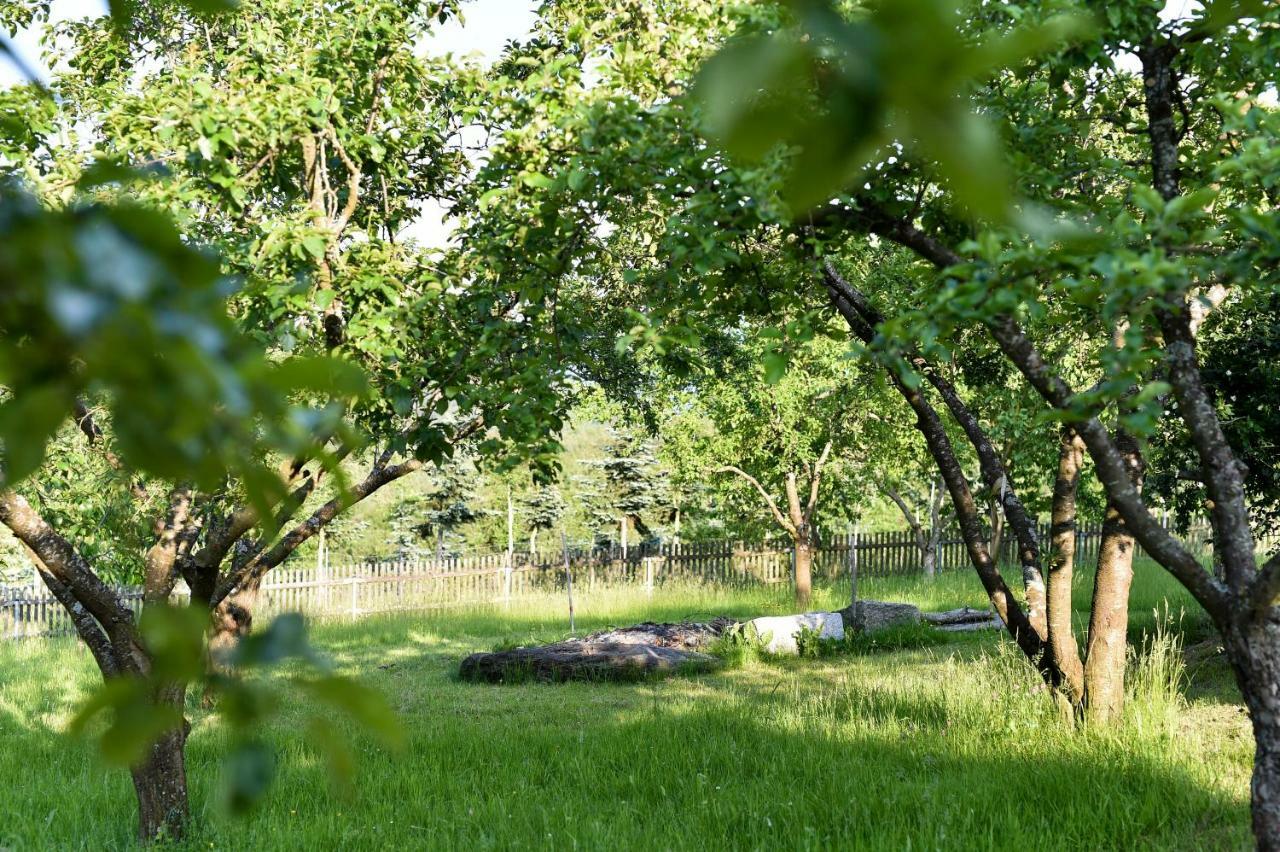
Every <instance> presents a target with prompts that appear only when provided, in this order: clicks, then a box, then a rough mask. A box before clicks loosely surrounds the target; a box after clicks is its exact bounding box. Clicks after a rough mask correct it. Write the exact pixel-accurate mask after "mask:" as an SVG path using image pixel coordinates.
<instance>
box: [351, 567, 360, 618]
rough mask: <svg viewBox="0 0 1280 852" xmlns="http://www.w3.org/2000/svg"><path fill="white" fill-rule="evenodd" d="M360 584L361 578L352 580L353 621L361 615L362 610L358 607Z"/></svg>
mask: <svg viewBox="0 0 1280 852" xmlns="http://www.w3.org/2000/svg"><path fill="white" fill-rule="evenodd" d="M359 582H360V578H359V577H352V578H351V618H352V619H355V617H356V616H358V615H359V614H360V608H359V607H358V606H356V601H357V598H358V595H359V590H358V589H357V583H359Z"/></svg>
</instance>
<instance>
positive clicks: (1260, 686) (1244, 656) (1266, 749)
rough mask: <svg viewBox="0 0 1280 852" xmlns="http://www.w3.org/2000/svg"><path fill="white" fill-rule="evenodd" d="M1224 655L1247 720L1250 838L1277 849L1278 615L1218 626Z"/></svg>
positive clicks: (1260, 846) (1279, 787) (1267, 849)
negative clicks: (1250, 727)
mask: <svg viewBox="0 0 1280 852" xmlns="http://www.w3.org/2000/svg"><path fill="white" fill-rule="evenodd" d="M1222 632H1223V642H1224V644H1225V646H1226V651H1227V658H1228V659H1229V660H1231V663H1232V668H1233V669H1234V670H1235V674H1236V683H1237V684H1238V685H1239V687H1240V692H1241V694H1242V695H1243V696H1244V703H1245V706H1247V707H1248V708H1249V718H1250V720H1251V721H1252V723H1253V740H1254V756H1253V781H1252V784H1251V785H1250V799H1251V806H1252V813H1253V837H1254V840H1255V841H1256V842H1257V844H1258V849H1260V850H1263V852H1277V850H1280V690H1277V689H1276V686H1275V685H1276V684H1277V683H1280V618H1278V617H1277V616H1276V615H1275V614H1274V610H1273V612H1272V613H1271V614H1270V615H1269V617H1267V618H1265V619H1263V620H1261V621H1260V622H1253V623H1249V622H1247V621H1246V620H1245V619H1244V618H1241V619H1240V622H1239V623H1236V624H1231V625H1228V626H1227V627H1226V628H1225V629H1223V631H1222Z"/></svg>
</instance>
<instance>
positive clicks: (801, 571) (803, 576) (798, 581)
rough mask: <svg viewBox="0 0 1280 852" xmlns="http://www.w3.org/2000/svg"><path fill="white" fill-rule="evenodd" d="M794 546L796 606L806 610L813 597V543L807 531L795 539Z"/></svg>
mask: <svg viewBox="0 0 1280 852" xmlns="http://www.w3.org/2000/svg"><path fill="white" fill-rule="evenodd" d="M794 548H795V549H794V553H795V557H794V558H795V586H796V606H798V607H799V608H800V609H801V610H808V609H809V602H810V600H811V599H812V597H813V544H812V542H810V541H809V538H808V534H807V531H806V532H805V534H804V535H803V537H797V538H796V539H795V541H794Z"/></svg>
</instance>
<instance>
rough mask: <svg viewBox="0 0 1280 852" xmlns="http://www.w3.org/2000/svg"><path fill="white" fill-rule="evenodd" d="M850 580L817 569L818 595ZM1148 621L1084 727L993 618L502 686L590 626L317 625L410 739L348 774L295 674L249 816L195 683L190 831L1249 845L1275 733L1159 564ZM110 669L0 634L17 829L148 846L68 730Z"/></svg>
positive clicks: (365, 841)
mask: <svg viewBox="0 0 1280 852" xmlns="http://www.w3.org/2000/svg"><path fill="white" fill-rule="evenodd" d="M1081 580H1082V584H1081V586H1080V588H1078V589H1077V590H1076V603H1077V606H1078V608H1079V609H1080V610H1081V614H1083V611H1084V610H1085V608H1086V607H1087V605H1088V601H1089V593H1090V589H1089V588H1088V587H1087V578H1081ZM860 592H861V593H862V594H863V595H864V596H866V597H870V598H876V599H881V600H902V601H910V602H913V603H916V604H918V605H920V606H922V607H923V608H925V609H942V608H948V607H955V606H960V605H964V604H969V605H982V603H983V595H982V592H981V589H980V588H979V586H978V583H977V580H976V578H974V577H973V575H972V574H970V573H968V572H957V573H948V574H945V575H943V576H941V577H939V578H937V579H936V580H934V581H926V580H923V579H920V580H903V579H892V580H890V579H885V580H876V579H865V580H864V581H863V582H862V583H861V586H860ZM843 593H844V590H843V588H841V587H834V588H820V589H819V590H818V600H817V601H816V603H817V605H818V606H819V607H831V608H835V607H838V606H839V605H841V603H843V601H842V600H841V597H842V595H843ZM789 595H790V591H789V589H787V588H785V587H776V588H757V589H746V590H743V589H710V588H692V587H684V588H666V589H659V590H658V591H657V592H656V593H655V595H654V597H652V598H649V597H647V596H645V595H644V593H643V592H641V591H637V590H604V591H597V592H596V593H595V594H593V595H590V596H584V597H581V598H580V599H579V601H578V628H579V632H580V633H581V632H584V631H587V630H592V629H597V628H601V627H605V626H608V625H620V624H627V623H634V622H637V621H641V620H655V619H656V620H676V619H689V618H692V619H697V618H702V617H705V616H711V615H716V614H729V615H736V616H750V615H759V614H768V613H780V612H785V611H788V607H787V600H788V598H789ZM1132 614H1133V617H1132V630H1131V642H1132V643H1133V645H1134V649H1135V650H1134V655H1133V659H1132V662H1131V665H1130V672H1129V678H1128V689H1129V700H1128V706H1127V710H1126V714H1125V718H1124V720H1123V722H1122V723H1121V724H1118V725H1114V726H1109V727H1107V728H1105V729H1080V728H1077V727H1075V726H1073V725H1071V724H1069V723H1066V722H1064V720H1063V718H1062V717H1061V715H1060V713H1059V710H1058V708H1057V707H1056V706H1055V704H1054V702H1053V701H1052V699H1051V698H1050V697H1049V695H1048V694H1047V692H1046V691H1045V690H1044V689H1043V688H1042V687H1040V686H1039V684H1038V682H1037V678H1036V676H1035V674H1034V672H1033V671H1032V670H1031V669H1030V668H1029V666H1028V665H1027V664H1026V663H1025V662H1024V661H1023V659H1022V658H1021V656H1020V655H1019V654H1018V653H1017V652H1016V650H1015V649H1013V648H1012V646H1011V644H1010V643H1009V642H1008V641H1007V640H1006V639H1004V638H1002V637H1001V636H998V635H997V634H995V633H994V632H992V631H987V632H983V633H971V634H948V635H946V636H945V637H942V638H941V639H938V638H937V637H930V641H928V642H924V641H921V642H919V643H916V644H917V646H916V647H910V646H911V645H912V644H913V643H911V642H906V643H905V644H906V645H908V646H909V647H897V648H881V647H875V646H868V647H864V648H863V649H862V650H861V651H860V652H858V653H852V654H845V655H839V656H830V657H823V658H820V659H787V660H779V659H769V658H765V657H763V656H761V655H758V654H747V655H745V656H744V657H743V658H739V659H736V660H735V661H734V665H732V666H729V667H726V668H725V669H724V670H723V671H720V672H718V673H716V674H712V675H704V676H698V677H674V678H670V679H667V680H662V681H647V682H642V683H638V684H584V683H568V684H558V685H546V684H536V683H528V684H521V685H514V686H493V685H475V684H468V683H463V682H460V681H458V680H457V678H456V670H457V664H458V662H459V660H460V659H461V658H462V657H463V656H465V655H466V654H467V653H470V652H472V651H474V650H487V649H491V648H494V647H498V646H505V645H510V644H512V643H522V642H529V641H544V640H551V639H555V638H559V637H562V636H564V635H566V633H567V619H566V613H565V608H564V601H563V600H562V599H560V598H552V597H548V598H546V599H541V600H537V601H532V602H524V603H521V604H520V605H519V607H518V608H516V607H513V608H512V609H511V610H503V609H502V608H500V607H492V608H484V609H476V610H467V611H436V612H429V613H421V614H411V615H400V616H395V617H379V618H370V619H366V620H362V621H358V622H346V623H343V622H330V623H321V624H316V625H314V626H313V641H314V643H315V644H316V645H317V646H318V647H320V648H321V649H323V650H324V651H325V652H326V653H327V654H328V655H330V656H331V657H332V659H333V660H334V662H335V663H336V664H337V665H338V667H339V668H340V669H341V670H342V671H343V672H344V673H346V674H349V675H352V676H355V677H358V678H360V679H362V680H363V681H365V682H366V683H369V684H371V685H373V686H375V687H376V688H378V689H380V690H382V691H383V692H384V693H385V694H386V695H388V696H389V697H390V699H391V701H392V703H393V704H394V706H395V708H396V709H397V711H398V712H399V714H400V717H401V719H402V723H403V725H404V728H405V732H406V735H407V736H406V745H405V747H404V748H403V749H402V750H400V751H398V752H388V751H385V750H383V749H381V748H380V747H377V746H375V745H374V744H373V742H372V741H370V740H369V739H368V738H367V737H366V736H365V735H364V734H363V733H361V732H359V731H357V730H355V729H354V728H353V729H351V731H350V736H351V737H352V738H353V741H354V742H355V743H356V744H357V749H356V751H357V754H358V765H357V767H356V770H355V775H354V783H353V784H351V785H350V786H349V787H346V788H343V787H341V786H335V784H334V783H333V782H332V781H331V779H330V778H329V776H328V773H327V771H326V769H325V765H324V763H323V761H322V760H321V758H320V756H319V755H318V754H317V753H316V751H315V750H314V748H313V747H312V746H311V745H309V744H308V741H307V740H306V738H305V737H304V736H303V735H302V732H301V730H300V729H301V727H302V726H303V720H304V719H305V717H306V714H307V711H308V709H309V704H308V701H309V700H308V699H307V698H306V697H305V696H303V695H301V694H296V695H295V694H290V695H289V696H288V700H287V702H286V708H285V711H284V713H283V715H281V716H277V717H276V718H275V721H274V722H273V724H272V726H271V727H270V729H269V730H268V731H266V732H265V737H266V739H267V741H268V743H269V744H270V746H271V747H272V749H273V751H274V752H275V753H276V755H277V760H278V766H277V773H276V777H275V781H274V784H273V786H272V788H271V789H270V791H269V792H268V793H267V795H266V798H265V800H264V802H263V803H262V805H261V806H260V807H259V808H258V809H257V810H255V811H253V812H251V813H250V814H249V815H248V816H245V817H233V816H231V815H230V814H228V813H226V811H225V809H224V807H223V806H222V803H221V800H220V796H219V790H220V784H219V772H220V771H221V770H220V759H221V756H222V755H223V754H224V753H225V751H226V747H227V739H226V738H227V733H226V731H224V730H223V729H222V727H221V725H220V724H219V722H218V719H217V716H216V715H214V714H211V713H210V712H209V711H206V710H204V709H202V708H201V707H200V706H199V702H198V701H197V700H196V699H195V698H192V699H191V701H190V704H189V708H188V709H189V715H190V717H191V720H192V723H193V730H192V735H191V739H190V745H189V748H188V756H189V769H190V777H191V784H192V798H193V807H194V809H195V814H194V817H195V818H194V824H193V827H192V833H191V836H190V837H189V838H188V839H187V840H186V841H184V843H182V844H181V845H180V847H179V848H184V849H185V848H190V849H326V848H342V849H381V848H393V847H407V848H467V849H510V848H546V849H552V848H554V849H599V848H658V849H695V848H724V847H734V848H744V849H766V848H788V849H810V848H812V849H817V848H831V847H833V846H834V847H840V848H860V849H861V848H865V849H894V850H901V849H921V848H925V849H942V848H959V847H963V848H966V849H975V848H976V849H1012V848H1020V849H1021V848H1036V849H1048V848H1053V849H1058V848H1060V849H1068V848H1071V849H1132V848H1159V849H1182V848H1185V849H1190V848H1195V849H1206V848H1210V849H1219V848H1221V849H1228V848H1231V849H1237V848H1246V847H1248V846H1249V845H1250V835H1249V830H1248V782H1249V770H1250V766H1251V757H1252V739H1251V735H1250V731H1249V725H1248V719H1247V717H1246V716H1245V714H1244V713H1243V711H1242V709H1241V707H1240V705H1239V700H1238V697H1237V696H1236V695H1235V694H1234V686H1233V685H1232V684H1231V681H1230V678H1229V676H1228V673H1227V671H1226V669H1225V666H1224V665H1223V664H1222V663H1221V662H1220V659H1219V658H1218V657H1216V656H1214V655H1212V654H1205V653H1202V652H1201V648H1203V647H1204V646H1205V645H1206V642H1205V640H1206V638H1207V637H1208V635H1209V631H1208V628H1207V627H1206V623H1205V620H1204V618H1203V616H1202V615H1201V614H1199V613H1198V611H1196V610H1194V609H1193V608H1192V605H1191V604H1189V602H1188V600H1187V598H1186V596H1185V593H1182V592H1181V591H1180V589H1179V588H1178V587H1177V586H1176V585H1175V584H1173V583H1171V582H1170V581H1169V580H1168V579H1167V578H1166V576H1165V575H1164V574H1163V573H1162V572H1161V571H1160V570H1159V569H1158V568H1157V567H1155V566H1154V565H1152V564H1150V563H1145V562H1144V563H1139V565H1138V566H1137V577H1136V581H1135V587H1134V593H1133V599H1132ZM888 644H893V643H888ZM899 644H903V643H899ZM1184 646H1185V648H1189V649H1190V653H1184ZM1193 646H1195V647H1193ZM96 677H97V674H96V670H95V669H94V667H93V664H92V661H91V660H90V659H89V657H88V656H87V654H86V653H84V652H83V651H82V650H81V649H79V648H78V647H77V646H76V645H75V643H74V642H72V641H69V640H57V641H45V642H37V641H28V642H24V643H10V644H5V645H0V743H3V747H2V748H0V790H3V791H4V792H3V795H0V848H10V849H47V848H56V849H127V848H133V847H134V845H135V840H134V832H135V810H134V807H135V806H134V801H133V794H132V791H131V789H130V785H129V779H128V777H127V774H126V773H125V772H123V771H120V770H113V769H109V768H106V767H104V766H103V764H102V763H101V762H100V760H99V759H98V758H97V757H96V755H95V752H94V750H93V746H92V744H91V743H89V742H86V741H83V740H77V739H71V738H68V737H67V736H66V735H65V734H64V733H62V730H63V728H64V727H65V725H66V723H67V721H68V719H69V718H70V715H71V713H72V712H73V707H74V705H75V702H76V700H77V699H78V697H79V696H80V695H82V694H83V693H84V692H85V691H86V690H88V689H89V688H90V687H91V685H92V684H93V683H94V680H95V678H96Z"/></svg>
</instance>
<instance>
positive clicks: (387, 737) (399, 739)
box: [301, 676, 404, 748]
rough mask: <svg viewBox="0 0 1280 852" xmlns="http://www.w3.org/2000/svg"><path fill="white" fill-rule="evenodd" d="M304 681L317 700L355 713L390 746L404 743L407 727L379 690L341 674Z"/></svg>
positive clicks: (366, 726) (361, 723)
mask: <svg viewBox="0 0 1280 852" xmlns="http://www.w3.org/2000/svg"><path fill="white" fill-rule="evenodd" d="M301 685H302V687H303V688H304V689H305V690H306V691H307V692H309V693H311V695H312V696H313V697H314V698H315V699H316V700H317V701H320V702H323V703H325V704H328V705H329V706H331V707H333V708H334V709H335V710H340V711H342V712H343V713H346V714H347V715H349V716H351V718H352V719H354V720H355V721H356V722H358V723H359V724H360V725H361V726H362V727H364V728H365V729H367V730H368V731H369V732H370V733H372V734H373V735H374V736H376V737H378V739H379V740H380V741H381V742H382V743H383V745H385V746H387V747H388V748H400V747H401V746H403V745H404V728H403V726H402V725H401V724H400V720H399V719H397V718H396V714H395V712H394V711H393V710H392V709H391V705H389V704H387V701H386V699H385V698H383V697H382V695H381V694H380V693H378V692H377V691H376V690H373V689H370V688H368V687H366V686H363V685H361V684H359V683H357V682H356V681H353V680H350V679H349V678H343V677H337V676H330V677H322V678H317V679H316V680H312V681H304V682H303V683H302V684H301Z"/></svg>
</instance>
